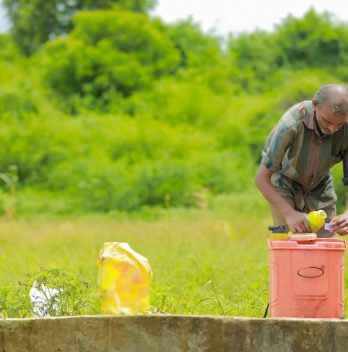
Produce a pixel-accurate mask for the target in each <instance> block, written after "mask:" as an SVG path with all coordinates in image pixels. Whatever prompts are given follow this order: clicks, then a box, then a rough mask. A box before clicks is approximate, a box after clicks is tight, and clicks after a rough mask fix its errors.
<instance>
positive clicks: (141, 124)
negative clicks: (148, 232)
mask: <svg viewBox="0 0 348 352" xmlns="http://www.w3.org/2000/svg"><path fill="white" fill-rule="evenodd" d="M85 2H86V4H87V3H88V4H91V3H89V2H88V1H85ZM8 3H10V1H8ZM14 3H17V2H16V1H14V2H13V4H14ZM18 3H20V4H22V2H20V1H18ZM34 3H35V4H36V5H37V6H38V4H39V3H40V1H37V2H34V1H29V2H26V5H25V6H27V5H28V6H29V4H34ZM57 3H58V2H57ZM59 3H61V2H59ZM69 3H70V2H69ZM93 3H94V2H93ZM112 3H117V1H114V2H112V1H104V2H100V4H99V5H100V6H99V5H98V6H96V7H93V6H92V5H91V6H92V7H91V8H90V7H89V5H88V6H87V5H86V6H85V5H84V6H83V8H84V9H87V10H85V11H80V12H78V11H77V10H78V9H80V8H81V7H78V5H77V4H80V3H79V2H74V4H75V5H76V6H77V7H76V6H75V8H74V9H70V10H71V11H70V12H69V16H68V17H69V21H70V19H71V16H72V15H73V14H74V17H73V20H72V21H73V22H71V26H70V27H66V28H65V29H64V31H63V30H62V29H60V32H59V31H57V32H54V31H53V30H51V31H52V33H53V32H54V34H55V35H53V36H50V35H49V36H47V35H46V37H45V36H44V37H42V38H44V39H42V40H41V39H40V41H41V42H42V41H44V42H45V44H44V45H43V46H42V47H41V50H39V51H37V52H36V53H35V54H33V55H31V56H30V57H28V56H25V55H23V54H22V53H21V51H23V48H22V47H21V45H22V44H20V43H19V42H18V40H16V38H14V39H15V40H13V39H12V37H11V36H10V34H3V35H0V70H1V75H0V118H1V120H2V121H1V128H0V138H1V141H2V148H1V153H0V172H1V173H2V174H4V175H6V172H7V170H10V168H12V167H13V166H15V167H16V170H17V174H16V175H17V177H18V181H17V182H16V196H15V198H14V197H9V190H8V188H6V185H5V184H4V183H3V184H1V186H0V187H1V192H0V209H1V211H2V213H3V214H9V213H11V212H9V209H8V207H9V206H8V204H11V206H12V207H13V204H15V206H16V209H15V210H16V211H15V213H16V214H18V215H19V216H24V215H26V214H33V213H42V212H47V213H55V214H71V213H81V212H115V211H126V212H129V211H132V212H137V211H141V209H148V207H154V208H156V207H163V208H170V207H198V208H202V209H206V208H208V207H212V208H214V209H216V208H217V207H219V206H222V207H224V208H226V207H228V206H230V207H232V208H233V207H239V208H240V207H241V208H243V209H246V208H248V209H249V208H250V204H246V203H247V202H248V199H249V195H250V194H253V193H254V192H256V191H255V189H254V186H253V177H254V174H255V172H256V169H257V167H258V163H259V160H260V151H261V148H262V146H263V143H264V141H265V138H266V136H267V134H268V133H269V132H270V130H271V128H272V127H273V125H274V124H275V123H276V121H277V120H278V119H279V118H280V116H281V115H282V113H283V112H284V111H285V110H286V109H287V108H288V107H290V106H291V105H292V104H294V103H296V102H298V101H299V100H303V99H311V98H312V96H313V94H314V92H315V91H316V90H317V89H318V87H319V86H320V85H321V84H324V83H330V82H343V81H344V79H345V78H346V77H347V76H348V71H347V68H346V67H347V53H348V47H347V43H348V41H347V36H348V26H347V25H346V24H343V23H337V22H336V21H335V20H334V19H333V18H331V16H330V14H328V13H323V14H318V13H316V12H315V11H314V10H309V11H308V12H307V13H306V14H305V15H304V16H303V18H300V19H298V18H294V17H291V16H289V17H287V18H285V19H284V20H283V21H282V22H281V23H280V24H278V25H277V26H276V28H275V29H274V31H272V32H263V31H254V32H251V33H242V34H239V35H231V36H230V37H229V38H227V41H225V42H223V40H222V38H219V37H216V36H214V35H213V34H205V33H203V32H202V30H201V29H200V27H199V26H198V25H197V24H195V23H194V22H193V21H192V20H185V21H181V22H178V23H176V24H170V25H169V24H165V23H163V22H162V21H161V20H160V19H158V18H152V17H150V16H149V15H147V14H146V10H147V9H149V8H150V7H151V4H152V2H150V1H140V2H136V1H123V2H122V1H120V2H119V5H120V6H121V5H122V6H121V7H116V8H115V7H113V8H112V9H108V8H109V7H112V5H113V4H112ZM23 4H24V2H23ZM23 4H22V5H23ZM50 4H51V3H50ZM52 4H53V2H52ZM81 4H82V2H81ZM126 4H128V5H127V6H126ZM132 4H133V5H134V6H135V4H138V5H139V7H138V8H134V6H133V5H132ZM22 5H21V6H22ZM36 5H35V6H36ZM104 5H105V6H104ZM123 5H124V6H123ZM25 6H24V5H23V9H24V7H25ZM33 6H34V5H33ZM47 6H48V5H47ZM79 6H80V5H79ZM81 6H82V5H81ZM132 6H133V7H132ZM20 8H21V7H20V6H19V7H18V8H16V9H17V10H18V11H19V9H20ZM25 8H26V9H27V10H25V11H29V10H28V8H27V7H25ZM95 8H102V9H98V10H96V9H95ZM17 10H16V11H17ZM13 11H14V10H13ZM16 11H15V12H16ZM18 11H17V12H16V16H17V15H18V16H20V20H21V21H22V20H23V21H25V18H26V17H25V16H27V15H25V16H24V15H23V16H24V17H21V16H22V15H20V12H18ZM23 11H24V10H23ZM11 19H12V25H13V27H12V30H13V31H14V30H16V26H17V25H18V24H17V22H16V21H14V20H13V18H12V17H11ZM69 23H70V22H69ZM20 28H21V27H20V26H19V27H18V30H20ZM38 28H39V23H38V27H37V28H36V29H35V30H39V29H38ZM60 33H64V35H62V36H58V34H60ZM12 34H13V32H12ZM19 38H20V40H23V41H24V42H25V40H27V39H26V38H25V36H24V35H23V36H22V35H21V36H20V37H19ZM49 38H51V40H48V39H49ZM24 42H23V43H24ZM41 42H40V43H41ZM35 45H36V44H35ZM36 48H37V47H36ZM35 50H36V49H35ZM35 50H33V51H31V50H30V53H32V52H34V51H35ZM341 170H342V169H341V167H340V168H336V169H335V172H334V177H335V182H336V184H337V190H338V193H339V196H340V197H339V199H340V201H341V203H340V206H342V204H343V201H344V192H345V190H344V188H343V187H341V186H340V185H339V182H340V178H341V177H342V176H341V173H342V171H341ZM243 194H244V195H245V196H243ZM9 199H10V200H11V202H10V201H9ZM236 199H238V204H239V203H242V202H245V204H246V205H245V206H241V205H238V204H237V202H236V201H235V200H236ZM250 199H251V202H254V200H255V197H251V198H250ZM256 203H257V202H255V204H256ZM253 204H254V203H253ZM257 207H260V205H257Z"/></svg>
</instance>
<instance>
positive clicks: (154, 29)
mask: <svg viewBox="0 0 348 352" xmlns="http://www.w3.org/2000/svg"><path fill="white" fill-rule="evenodd" d="M74 23H75V27H74V30H73V31H72V32H71V33H69V35H67V36H65V37H60V38H56V39H54V40H51V41H50V42H48V43H47V44H46V45H45V51H44V52H43V58H44V59H45V68H46V71H47V75H46V79H47V81H48V83H49V85H50V86H51V87H52V88H53V89H54V90H55V91H56V92H57V93H59V94H60V95H61V96H63V97H64V99H66V101H68V100H71V101H72V100H74V99H75V98H76V97H79V98H78V99H80V98H81V99H82V100H83V103H84V105H85V106H87V107H89V108H91V107H93V108H99V109H101V108H102V109H104V110H107V107H108V104H110V103H111V101H112V100H114V99H116V98H120V97H128V96H130V95H131V94H133V93H134V92H135V91H137V90H140V89H143V88H145V87H148V86H149V85H150V84H151V82H152V80H153V79H156V78H159V77H161V76H163V75H166V74H170V73H171V72H172V71H173V70H174V68H175V67H177V65H178V62H179V53H178V50H177V49H176V48H175V46H174V44H173V43H172V41H171V40H170V39H169V38H167V37H166V35H165V33H164V32H163V31H161V26H160V24H159V23H158V20H152V19H150V18H149V17H148V16H146V15H145V14H139V13H134V12H130V11H120V10H118V11H115V10H99V11H81V12H79V13H78V14H76V16H75V17H74ZM159 26H160V27H159Z"/></svg>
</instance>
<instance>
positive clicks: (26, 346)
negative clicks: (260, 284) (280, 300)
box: [0, 315, 348, 352]
mask: <svg viewBox="0 0 348 352" xmlns="http://www.w3.org/2000/svg"><path fill="white" fill-rule="evenodd" d="M0 351H1V352H15V351H16V352H17V351H18V352H19V351H21V352H22V351H23V352H24V351H33V352H77V351H79V352H81V351H83V352H102V351H103V352H104V351H105V352H116V351H117V352H130V351H132V352H133V351H134V352H135V351H137V352H160V351H161V352H171V351H173V352H184V351H199V352H205V351H211V352H219V351H226V352H227V351H228V352H258V351H259V352H290V351H291V352H292V351H293V352H302V351H310V352H321V351H322V352H347V351H348V321H344V320H343V321H342V320H336V319H329V320H318V319H315V320H314V319H306V320H300V319H249V318H234V317H218V316H176V315H157V316H122V317H114V316H112V317H111V316H79V317H61V318H47V319H2V320H0Z"/></svg>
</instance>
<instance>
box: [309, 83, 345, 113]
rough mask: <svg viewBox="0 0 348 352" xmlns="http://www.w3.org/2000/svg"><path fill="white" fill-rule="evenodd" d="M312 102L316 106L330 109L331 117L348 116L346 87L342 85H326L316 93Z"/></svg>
mask: <svg viewBox="0 0 348 352" xmlns="http://www.w3.org/2000/svg"><path fill="white" fill-rule="evenodd" d="M313 102H314V103H315V104H316V105H317V106H318V107H322V106H327V107H330V109H331V111H332V113H333V115H335V116H337V117H339V116H345V115H348V87H347V86H345V85H343V84H326V85H324V86H321V87H320V88H319V90H318V91H317V92H316V94H315V96H314V99H313Z"/></svg>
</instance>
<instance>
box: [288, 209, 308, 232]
mask: <svg viewBox="0 0 348 352" xmlns="http://www.w3.org/2000/svg"><path fill="white" fill-rule="evenodd" d="M285 221H286V223H287V224H288V226H289V228H290V231H292V232H294V233H296V232H300V233H307V232H312V231H311V229H310V227H309V225H308V220H307V217H306V214H304V213H301V212H299V211H296V210H293V211H292V212H290V213H289V214H287V215H285Z"/></svg>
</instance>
